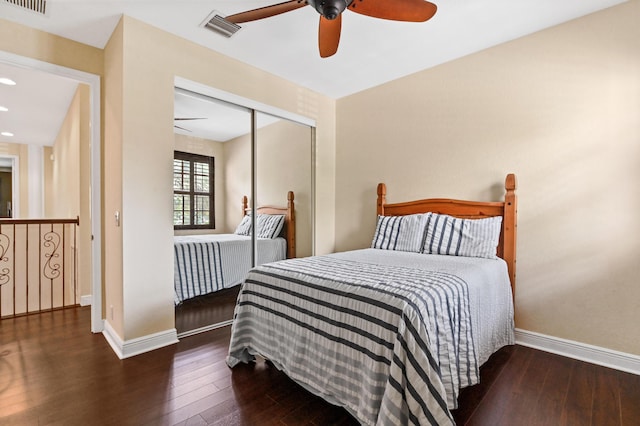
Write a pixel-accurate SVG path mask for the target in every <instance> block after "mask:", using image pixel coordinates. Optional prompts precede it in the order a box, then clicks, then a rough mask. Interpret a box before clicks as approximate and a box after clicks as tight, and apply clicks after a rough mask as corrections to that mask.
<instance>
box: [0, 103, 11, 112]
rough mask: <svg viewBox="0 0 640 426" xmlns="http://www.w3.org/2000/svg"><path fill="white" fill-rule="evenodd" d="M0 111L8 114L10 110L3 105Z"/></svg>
mask: <svg viewBox="0 0 640 426" xmlns="http://www.w3.org/2000/svg"><path fill="white" fill-rule="evenodd" d="M0 111H2V112H7V111H9V108H7V107H3V106H2V105H0Z"/></svg>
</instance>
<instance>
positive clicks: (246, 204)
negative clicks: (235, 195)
mask: <svg viewBox="0 0 640 426" xmlns="http://www.w3.org/2000/svg"><path fill="white" fill-rule="evenodd" d="M248 208H249V200H248V199H247V196H246V195H243V196H242V216H241V217H240V218H241V219H242V218H244V217H245V216H246V215H247V209H248Z"/></svg>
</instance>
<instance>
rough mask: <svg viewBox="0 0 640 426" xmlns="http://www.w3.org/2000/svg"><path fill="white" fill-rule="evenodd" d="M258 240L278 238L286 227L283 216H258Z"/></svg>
mask: <svg viewBox="0 0 640 426" xmlns="http://www.w3.org/2000/svg"><path fill="white" fill-rule="evenodd" d="M257 216H258V219H257V220H258V231H257V232H258V234H257V237H258V238H277V237H279V236H280V233H281V232H282V228H283V226H284V215H283V214H258V215H257Z"/></svg>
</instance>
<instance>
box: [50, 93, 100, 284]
mask: <svg viewBox="0 0 640 426" xmlns="http://www.w3.org/2000/svg"><path fill="white" fill-rule="evenodd" d="M90 109H91V106H90V104H89V86H87V85H85V84H79V85H78V89H77V90H76V93H75V95H74V97H73V99H72V101H71V103H70V105H69V109H68V111H67V115H66V117H65V120H64V121H63V123H62V126H61V127H60V131H59V132H58V136H57V137H56V140H55V142H54V144H53V146H51V147H45V149H44V155H43V157H44V158H43V163H44V164H43V166H44V175H45V187H44V200H45V202H44V214H45V217H47V218H54V219H74V218H76V217H79V218H80V225H79V227H78V230H77V232H78V234H77V244H78V246H77V250H78V284H79V295H90V294H91V293H92V286H91V284H92V283H91V206H90V202H91V167H90V165H91V137H90V132H91V126H90V115H91V114H90Z"/></svg>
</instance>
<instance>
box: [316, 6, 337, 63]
mask: <svg viewBox="0 0 640 426" xmlns="http://www.w3.org/2000/svg"><path fill="white" fill-rule="evenodd" d="M341 30H342V14H340V15H338V17H337V18H336V19H331V20H329V19H327V18H325V17H324V16H322V15H320V26H319V28H318V47H319V48H320V57H322V58H328V57H329V56H331V55H333V54H335V53H336V52H337V51H338V45H339V44H340V31H341Z"/></svg>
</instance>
